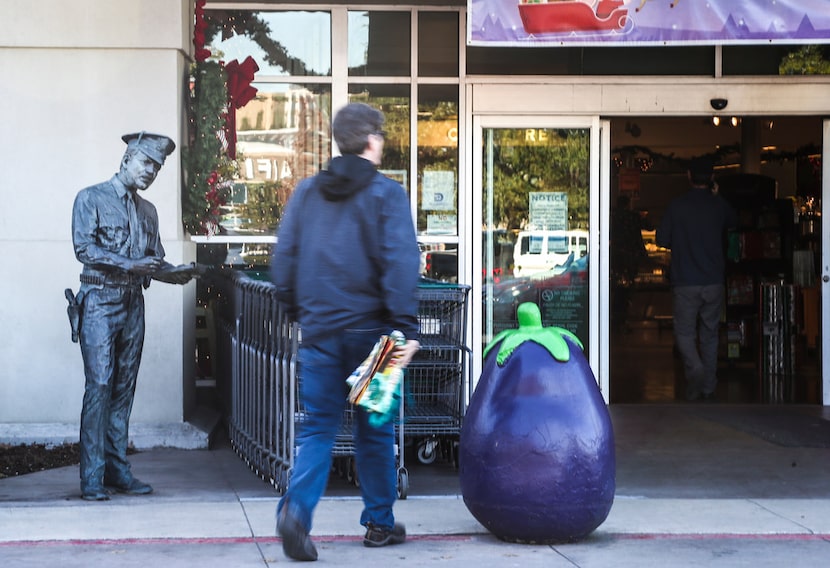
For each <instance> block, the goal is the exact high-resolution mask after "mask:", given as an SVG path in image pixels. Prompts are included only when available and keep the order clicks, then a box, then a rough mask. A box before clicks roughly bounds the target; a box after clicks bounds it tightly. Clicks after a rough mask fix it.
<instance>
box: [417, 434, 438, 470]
mask: <svg viewBox="0 0 830 568" xmlns="http://www.w3.org/2000/svg"><path fill="white" fill-rule="evenodd" d="M437 448H438V440H435V439H433V438H428V439H426V440H422V441H421V443H420V444H418V461H419V462H421V463H422V464H424V465H429V464H431V463H433V462H434V461H435V458H436V457H437V452H436V451H435V450H436V449H437Z"/></svg>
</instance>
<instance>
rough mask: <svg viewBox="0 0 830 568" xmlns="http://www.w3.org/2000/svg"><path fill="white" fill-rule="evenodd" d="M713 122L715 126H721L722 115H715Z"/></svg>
mask: <svg viewBox="0 0 830 568" xmlns="http://www.w3.org/2000/svg"><path fill="white" fill-rule="evenodd" d="M712 124H714V125H715V126H720V117H719V116H713V117H712Z"/></svg>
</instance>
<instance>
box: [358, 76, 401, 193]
mask: <svg viewBox="0 0 830 568" xmlns="http://www.w3.org/2000/svg"><path fill="white" fill-rule="evenodd" d="M409 99H410V97H409V85H356V84H355V85H349V102H350V103H356V102H357V103H366V104H368V105H371V106H373V107H375V108H377V109H379V110H380V111H381V112H382V113H383V115H384V118H385V120H386V122H385V126H384V130H386V143H385V144H384V146H383V159H382V162H381V165H380V171H381V172H382V173H384V174H385V175H387V176H388V177H391V178H392V179H395V180H397V181H398V182H399V183H400V184H401V185H402V186H403V188H404V189H405V190H406V191H407V193H409V190H410V188H409V179H408V177H409V176H408V175H407V172H409V105H410V100H409Z"/></svg>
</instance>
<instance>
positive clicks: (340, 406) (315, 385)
mask: <svg viewBox="0 0 830 568" xmlns="http://www.w3.org/2000/svg"><path fill="white" fill-rule="evenodd" d="M388 332H389V330H387V329H383V328H375V329H367V330H346V331H344V332H342V333H336V334H333V335H330V336H328V337H326V338H324V339H322V340H319V341H315V342H314V343H313V344H303V345H301V346H300V351H299V367H298V369H299V370H298V372H299V380H300V402H301V404H302V407H303V410H304V416H303V421H302V422H301V423H300V427H299V432H298V434H297V456H296V458H295V461H294V470H293V472H292V474H291V477H290V479H289V484H288V490H287V491H286V493H285V495H284V496H283V498H282V499H281V500H280V503H279V505H278V507H277V514H278V515H279V512H280V511H281V510H282V508H283V507H285V506H287V507H289V511H290V512H291V514H292V515H293V516H294V517H295V518H296V519H297V520H298V521H299V522H301V523H302V524H303V525H304V526H305V528H306V529H307V530H308V531H309V532H310V531H311V525H312V517H313V514H314V509H315V507H316V506H317V503H318V502H319V501H320V498H321V497H322V496H323V493H324V492H325V489H326V483H327V482H328V478H329V473H330V470H331V465H332V455H331V452H332V448H333V446H334V442H335V437H336V436H337V434H338V432H339V429H340V425H341V422H342V420H343V410H344V408H345V405H346V396H347V393H348V385H347V384H346V378H347V377H348V376H349V375H350V374H351V373H352V371H354V369H355V368H356V367H357V366H358V365H360V363H362V362H363V360H364V359H365V358H366V356H367V355H368V354H369V352H370V351H371V349H372V347H373V346H374V344H375V342H377V340H378V339H380V336H381V335H382V334H384V333H388ZM352 438H353V442H354V446H355V459H356V463H357V475H358V478H359V480H360V490H361V493H362V495H363V506H364V509H363V513H362V514H361V517H360V524H362V525H364V526H365V525H367V524H369V523H371V524H373V525H375V526H377V527H383V528H389V529H391V528H392V527H393V526H394V524H395V518H394V515H393V513H392V506H393V505H394V503H395V499H396V498H397V469H396V463H395V426H394V423H393V422H391V421H390V422H387V423H386V424H384V425H382V426H380V427H377V428H375V427H373V426H370V425H369V422H368V416H367V413H366V412H365V411H364V410H363V409H362V408H357V409H356V412H355V420H354V424H353V432H352Z"/></svg>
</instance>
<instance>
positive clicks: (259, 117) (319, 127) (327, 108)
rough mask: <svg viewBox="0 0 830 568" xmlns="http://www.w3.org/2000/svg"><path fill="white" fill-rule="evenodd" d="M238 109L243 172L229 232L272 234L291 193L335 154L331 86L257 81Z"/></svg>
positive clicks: (228, 213)
mask: <svg viewBox="0 0 830 568" xmlns="http://www.w3.org/2000/svg"><path fill="white" fill-rule="evenodd" d="M254 86H255V87H256V88H257V89H258V93H257V97H256V98H255V99H254V100H252V101H251V102H249V103H248V104H247V105H245V106H244V107H243V108H241V109H239V110H237V111H236V126H237V161H238V163H239V175H238V178H237V179H236V180H235V183H234V190H233V193H232V195H231V199H229V200H228V204H227V205H226V206H225V208H224V209H225V215H224V216H223V219H222V223H221V224H222V227H223V228H224V229H225V234H229V235H234V234H243V235H245V234H267V235H271V234H273V232H274V230H275V229H276V227H277V225H278V223H279V218H280V216H281V214H282V210H283V207H284V206H285V203H286V201H287V200H288V197H289V196H290V195H291V193H292V192H293V191H294V187H295V186H296V185H297V183H298V182H299V181H300V180H302V179H303V178H306V177H309V176H312V175H314V174H316V173H317V172H318V171H320V169H321V168H322V167H323V166H324V165H325V164H326V162H328V160H329V159H330V158H331V133H330V131H329V127H330V124H331V119H330V116H331V89H330V87H329V86H328V85H289V84H273V83H255V84H254Z"/></svg>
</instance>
